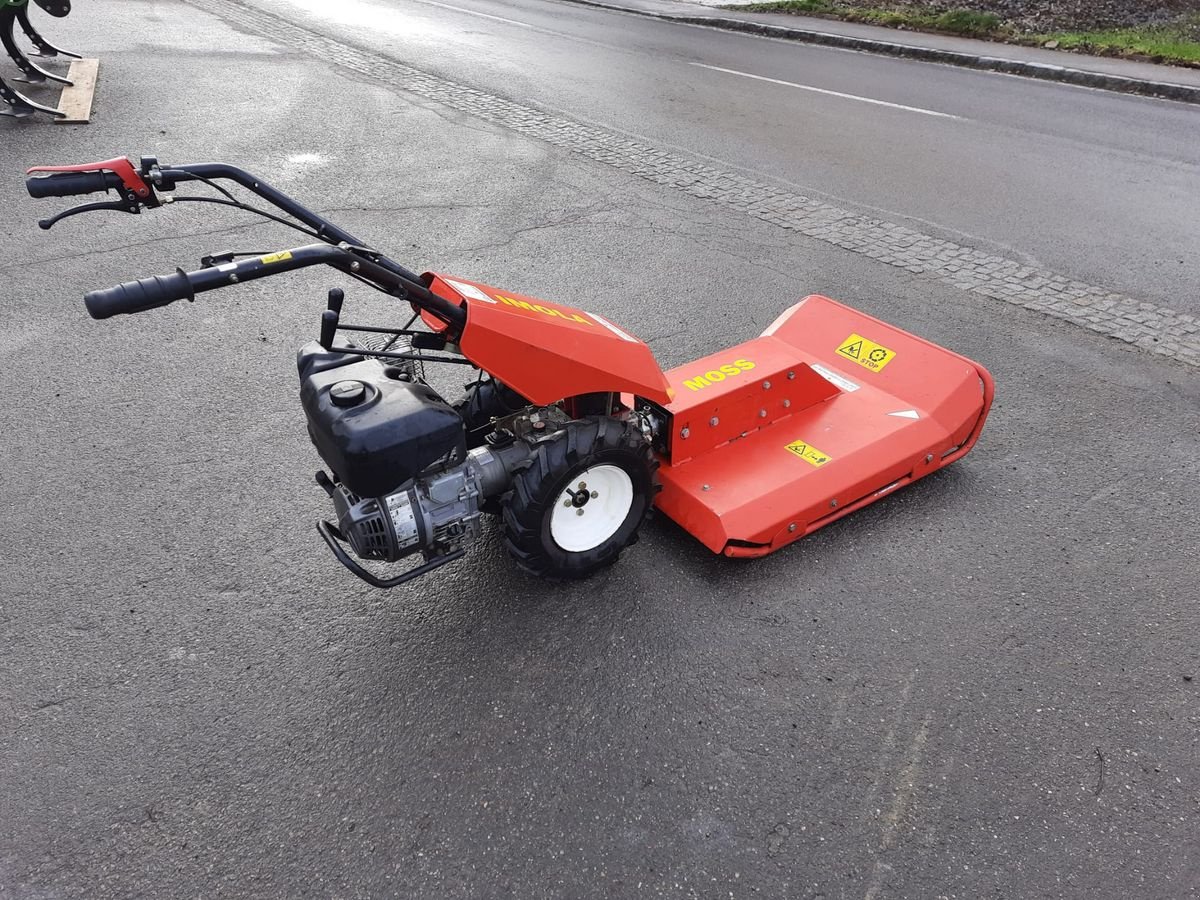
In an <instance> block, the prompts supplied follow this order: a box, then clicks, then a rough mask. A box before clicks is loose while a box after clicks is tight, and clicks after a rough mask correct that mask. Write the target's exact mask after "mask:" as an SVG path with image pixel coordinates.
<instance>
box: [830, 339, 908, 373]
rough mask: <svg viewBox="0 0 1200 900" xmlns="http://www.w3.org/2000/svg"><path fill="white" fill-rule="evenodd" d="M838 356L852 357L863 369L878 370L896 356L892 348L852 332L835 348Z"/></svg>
mask: <svg viewBox="0 0 1200 900" xmlns="http://www.w3.org/2000/svg"><path fill="white" fill-rule="evenodd" d="M837 352H838V356H842V357H845V358H846V359H852V360H854V361H855V362H856V363H858V364H859V365H860V366H862V367H863V368H864V369H873V370H874V371H876V372H878V371H879V370H880V369H882V368H883V367H884V366H886V365H887V364H888V363H890V362H891V361H892V360H893V359H895V357H896V353H895V351H894V350H889V349H888V348H887V347H885V346H883V345H882V344H876V343H875V342H874V341H868V340H867V339H866V338H865V337H863V336H862V335H861V334H852V335H850V337H848V338H846V339H845V340H844V341H842V343H841V344H840V345H838V348H837Z"/></svg>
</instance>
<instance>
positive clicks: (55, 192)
mask: <svg viewBox="0 0 1200 900" xmlns="http://www.w3.org/2000/svg"><path fill="white" fill-rule="evenodd" d="M122 183H123V182H122V181H121V176H120V175H117V174H116V173H115V172H59V173H55V174H48V175H31V176H29V177H28V178H26V179H25V187H26V189H28V191H29V196H30V197H37V198H42V197H74V196H77V195H79V194H94V193H96V192H98V191H110V190H112V191H115V190H120V188H121V185H122Z"/></svg>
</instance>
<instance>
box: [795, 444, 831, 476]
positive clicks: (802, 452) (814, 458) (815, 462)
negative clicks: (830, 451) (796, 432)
mask: <svg viewBox="0 0 1200 900" xmlns="http://www.w3.org/2000/svg"><path fill="white" fill-rule="evenodd" d="M787 450H788V452H789V453H794V454H795V455H796V456H798V457H800V458H801V459H802V460H804V461H805V462H806V463H808V464H809V465H812V466H816V467H817V468H818V469H819V468H820V467H821V466H823V465H825V463H827V462H829V460H830V457H829V456H828V455H827V454H825V453H822V452H821V451H820V450H818V449H817V448H816V447H814V446H813V445H812V444H810V443H809V442H808V441H803V440H800V441H792V442H791V443H790V444H788V445H787Z"/></svg>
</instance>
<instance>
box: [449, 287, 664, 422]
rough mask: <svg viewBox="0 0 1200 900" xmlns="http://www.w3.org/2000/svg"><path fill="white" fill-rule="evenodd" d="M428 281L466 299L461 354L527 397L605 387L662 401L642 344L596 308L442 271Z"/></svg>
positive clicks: (657, 376) (658, 375)
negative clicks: (591, 309)
mask: <svg viewBox="0 0 1200 900" xmlns="http://www.w3.org/2000/svg"><path fill="white" fill-rule="evenodd" d="M430 289H431V290H432V291H433V292H434V293H436V294H438V295H439V296H441V297H445V298H446V299H448V300H451V301H453V302H456V303H460V304H462V305H464V306H465V307H466V309H467V325H466V328H465V329H464V330H463V334H462V338H461V340H460V346H461V348H462V353H463V355H464V356H465V357H466V358H467V359H469V360H470V361H471V362H473V363H475V365H477V366H479V367H480V368H481V369H483V370H484V371H486V372H490V373H491V374H492V375H494V376H495V377H497V378H498V379H500V380H501V381H502V382H504V383H505V384H506V385H508V386H509V387H510V388H512V389H513V390H515V391H516V392H517V393H519V394H521V395H522V396H523V397H526V398H527V399H528V400H530V401H531V402H533V403H536V404H548V403H554V402H556V401H558V400H561V399H563V398H564V397H575V396H579V395H581V394H591V393H609V392H612V393H615V394H620V393H629V394H636V395H638V396H640V397H645V398H647V399H650V400H653V401H655V402H657V403H667V402H669V401H670V394H669V387H668V384H667V379H666V376H665V375H664V374H663V371H662V369H661V368H659V365H658V363H657V362H656V361H655V359H654V354H653V353H652V352H651V351H650V348H649V347H648V346H646V344H645V343H643V342H642V341H640V340H638V339H637V338H636V337H634V336H633V335H631V334H629V333H628V332H626V331H624V330H623V329H621V328H618V327H617V326H616V325H614V324H613V323H612V322H609V321H608V320H607V319H605V318H603V317H602V316H598V315H596V314H595V313H589V312H586V311H584V310H582V309H575V308H573V307H570V306H563V305H561V304H558V303H550V302H548V301H546V300H538V299H536V298H534V297H526V296H523V295H521V294H514V293H511V292H509V291H501V290H499V289H497V288H494V287H490V286H488V285H485V284H478V283H476V282H473V281H467V280H465V279H462V278H457V277H452V276H449V275H435V276H434V278H433V282H432V284H431V285H430Z"/></svg>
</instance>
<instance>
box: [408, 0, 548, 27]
mask: <svg viewBox="0 0 1200 900" xmlns="http://www.w3.org/2000/svg"><path fill="white" fill-rule="evenodd" d="M413 2H414V3H424V4H425V5H426V6H440V7H441V8H442V9H452V10H454V11H455V12H460V13H466V14H467V15H468V16H479V18H481V19H491V20H492V21H494V22H504V23H506V24H508V25H516V26H517V27H518V28H533V26H532V25H530V24H529V23H528V22H518V21H517V20H516V19H506V18H504V17H503V16H492V15H488V14H487V13H481V12H476V11H475V10H473V9H464V8H463V7H461V6H451V5H450V4H449V3H437V2H436V0H413Z"/></svg>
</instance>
